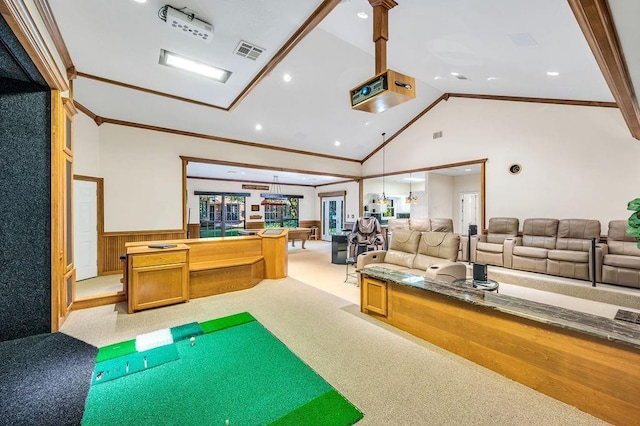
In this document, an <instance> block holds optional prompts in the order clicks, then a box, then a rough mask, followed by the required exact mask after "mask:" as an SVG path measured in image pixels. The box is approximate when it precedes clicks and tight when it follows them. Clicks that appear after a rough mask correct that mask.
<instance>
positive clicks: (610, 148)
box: [363, 98, 640, 233]
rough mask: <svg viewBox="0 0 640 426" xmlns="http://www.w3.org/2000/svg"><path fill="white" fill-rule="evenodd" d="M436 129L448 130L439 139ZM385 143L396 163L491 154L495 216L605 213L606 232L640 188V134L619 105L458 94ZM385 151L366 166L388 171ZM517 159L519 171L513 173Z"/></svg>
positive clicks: (490, 201)
mask: <svg viewBox="0 0 640 426" xmlns="http://www.w3.org/2000/svg"><path fill="white" fill-rule="evenodd" d="M436 131H442V132H443V137H442V138H440V139H435V140H434V139H432V134H433V132H436ZM385 150H386V158H387V161H388V163H387V165H388V166H387V169H388V170H389V171H397V170H408V169H413V168H420V167H427V166H435V165H440V164H449V163H456V162H461V161H469V160H476V159H481V158H488V161H487V163H486V212H487V219H488V218H490V217H494V216H512V217H518V218H520V220H521V222H522V221H523V220H524V219H526V218H533V217H552V218H559V219H560V218H572V217H573V218H590V219H599V220H600V222H601V224H602V229H603V233H606V229H607V223H608V221H609V220H613V219H625V218H627V217H628V213H627V211H626V205H627V202H628V201H629V200H632V199H633V198H635V197H637V196H638V192H639V190H638V185H637V183H638V182H640V167H638V165H637V163H638V161H637V159H638V158H640V142H639V141H637V140H635V139H633V138H632V137H631V135H630V133H629V130H628V128H627V126H626V125H625V123H624V120H623V119H622V116H621V114H620V111H619V110H617V109H615V108H600V107H583V106H569V105H551V104H536V103H526V102H507V101H487V100H476V99H462V98H451V99H449V101H446V102H441V103H440V104H438V105H437V106H436V107H435V108H433V109H432V110H431V111H430V112H429V113H428V114H426V115H425V116H423V117H422V118H420V120H418V121H417V122H416V123H415V124H414V125H412V126H411V127H410V128H408V129H407V130H406V131H405V132H403V133H402V134H401V135H399V136H398V137H397V138H395V139H394V140H392V141H391V142H390V143H389V144H388V145H387V147H386V148H385ZM408 152H410V153H411V155H407V153H408ZM379 155H380V154H379V153H378V154H377V155H375V156H373V157H372V158H371V159H369V160H368V161H367V162H366V163H365V164H364V165H363V174H365V175H369V174H375V173H380V170H378V169H376V166H378V167H379V165H380V164H381V161H380V159H379ZM512 163H520V164H521V165H522V172H521V173H520V174H519V175H516V176H512V175H510V174H509V173H508V171H507V168H508V166H509V165H510V164H512ZM389 165H390V166H389Z"/></svg>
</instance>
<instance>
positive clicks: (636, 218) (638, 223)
mask: <svg viewBox="0 0 640 426" xmlns="http://www.w3.org/2000/svg"><path fill="white" fill-rule="evenodd" d="M627 210H631V211H633V213H631V216H629V221H628V223H629V227H628V228H627V232H628V233H629V235H631V236H632V237H635V239H636V240H638V248H640V198H636V199H635V200H631V201H629V204H627Z"/></svg>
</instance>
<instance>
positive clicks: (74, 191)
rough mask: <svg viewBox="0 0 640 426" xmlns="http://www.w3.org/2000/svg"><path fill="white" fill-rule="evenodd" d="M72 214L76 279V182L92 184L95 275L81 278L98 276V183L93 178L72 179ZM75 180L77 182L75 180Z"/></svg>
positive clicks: (77, 218)
mask: <svg viewBox="0 0 640 426" xmlns="http://www.w3.org/2000/svg"><path fill="white" fill-rule="evenodd" d="M73 181H74V182H73V214H74V220H73V245H74V251H73V264H74V266H76V268H75V269H76V279H75V281H76V282H77V281H78V268H77V262H76V259H77V258H76V255H77V254H78V251H77V250H75V248H76V246H77V244H76V243H77V242H78V241H77V240H76V238H77V237H78V235H79V234H80V233H79V232H78V228H77V226H78V224H79V222H80V221H79V219H80V218H79V217H78V215H77V214H76V213H77V212H76V207H77V206H78V201H79V200H78V197H77V196H76V195H77V193H76V190H77V189H78V183H79V182H86V183H87V184H90V185H92V187H95V193H94V194H93V195H92V197H91V198H93V202H94V203H95V218H94V220H95V223H96V227H95V229H94V230H93V231H92V232H95V242H96V245H95V250H96V251H95V260H96V264H95V275H94V276H91V277H87V278H83V279H88V278H94V277H97V276H98V240H99V239H100V238H99V235H98V183H97V182H96V181H94V180H88V179H75V178H74V179H73ZM76 181H77V182H76Z"/></svg>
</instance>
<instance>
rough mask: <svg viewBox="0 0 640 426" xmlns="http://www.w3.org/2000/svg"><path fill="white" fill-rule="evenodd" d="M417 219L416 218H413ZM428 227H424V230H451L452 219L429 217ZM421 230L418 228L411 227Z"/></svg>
mask: <svg viewBox="0 0 640 426" xmlns="http://www.w3.org/2000/svg"><path fill="white" fill-rule="evenodd" d="M413 220H417V219H413ZM429 222H430V227H429V229H425V231H434V232H453V219H448V218H437V217H432V218H431V219H429ZM411 229H416V230H418V231H421V229H418V228H411Z"/></svg>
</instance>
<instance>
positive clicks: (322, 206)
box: [320, 194, 346, 241]
mask: <svg viewBox="0 0 640 426" xmlns="http://www.w3.org/2000/svg"><path fill="white" fill-rule="evenodd" d="M330 201H341V202H342V217H341V218H340V221H341V224H342V225H344V219H345V210H346V209H345V207H346V197H345V195H344V194H341V195H327V196H324V195H321V196H320V224H321V227H320V238H321V239H322V240H324V241H331V235H333V234H325V230H326V229H325V202H330ZM326 231H327V232H328V230H326ZM339 232H341V230H340V231H339V230H338V229H337V228H336V233H339ZM325 237H327V238H326V239H325Z"/></svg>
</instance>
